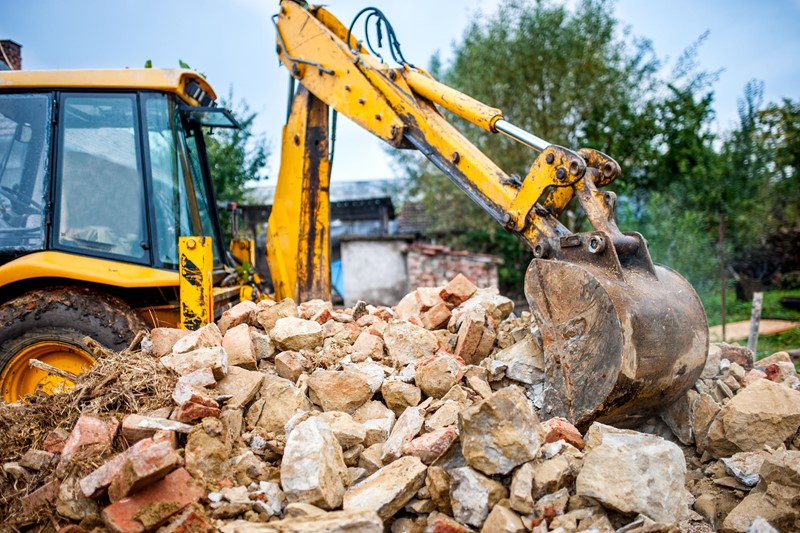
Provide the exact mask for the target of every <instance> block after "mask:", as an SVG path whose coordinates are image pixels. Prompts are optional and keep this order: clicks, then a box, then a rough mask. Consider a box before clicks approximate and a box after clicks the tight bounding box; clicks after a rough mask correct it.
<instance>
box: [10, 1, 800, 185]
mask: <svg viewBox="0 0 800 533" xmlns="http://www.w3.org/2000/svg"><path fill="white" fill-rule="evenodd" d="M499 1H500V0H461V1H454V0H439V1H432V0H403V1H394V2H390V1H386V0H329V2H328V3H327V4H326V5H327V7H328V9H329V11H331V12H332V13H333V14H334V15H335V16H337V17H338V18H339V19H340V20H341V21H342V22H343V23H344V24H345V25H346V26H349V23H350V21H351V20H352V18H353V17H354V16H355V14H356V13H357V12H358V11H359V10H360V9H361V8H363V7H366V6H369V5H374V6H376V7H378V8H380V9H381V10H382V11H383V12H384V13H385V14H386V15H387V17H388V18H389V20H390V21H391V23H392V25H393V27H394V29H395V32H396V34H397V37H398V39H399V41H400V43H401V45H402V51H403V53H404V55H405V57H406V58H407V59H408V60H409V61H410V62H411V63H417V64H421V65H425V66H426V65H427V64H428V61H429V59H430V57H431V56H432V55H433V53H434V52H436V51H439V52H440V53H441V56H442V59H443V60H444V62H445V64H446V62H447V60H448V59H449V58H450V57H452V49H453V45H454V43H455V42H457V41H458V40H460V38H461V37H462V35H463V32H464V30H465V29H466V27H467V26H468V24H469V22H470V21H471V20H473V19H474V17H479V16H481V14H487V13H491V12H493V11H494V10H495V8H496V6H497V5H498V3H499ZM553 1H554V2H555V1H556V0H553ZM574 3H575V0H567V5H574ZM612 6H613V9H614V13H615V16H616V17H617V18H618V19H619V20H620V22H621V23H622V25H623V26H625V27H627V28H628V30H629V31H630V33H631V34H632V35H634V36H638V37H644V38H647V39H649V40H650V41H651V42H652V45H653V48H654V51H655V54H656V56H657V57H659V58H660V59H662V60H665V61H666V65H667V66H666V67H665V71H664V72H665V74H666V73H668V72H669V67H670V66H671V65H672V64H674V62H675V60H676V59H677V58H678V56H679V55H680V54H681V52H682V51H683V50H684V49H685V48H686V47H687V46H689V45H691V44H692V43H693V42H694V41H695V40H696V39H697V38H698V37H699V36H700V35H702V34H703V33H704V32H706V31H708V32H709V35H708V38H707V39H706V41H705V42H704V43H703V44H702V46H701V47H700V49H699V54H698V61H699V65H698V66H699V68H701V69H704V70H709V71H717V70H720V71H721V73H720V76H719V79H718V80H717V82H716V83H715V85H714V89H715V103H714V107H715V110H716V115H717V118H716V121H715V124H714V127H715V128H716V129H717V130H718V131H725V130H727V129H730V128H731V127H732V126H733V125H734V124H735V123H736V119H737V111H736V110H737V99H738V98H741V96H742V94H743V89H744V86H745V84H746V83H747V82H748V81H750V80H753V79H757V80H761V81H763V82H764V84H765V91H764V95H765V98H764V99H765V101H767V102H769V101H779V100H780V99H781V98H784V97H788V98H792V99H795V100H797V99H799V98H800V61H798V58H800V32H798V31H797V28H798V27H800V0H762V1H761V2H754V1H750V0H703V1H699V0H661V1H654V0H618V1H617V2H616V3H615V4H612ZM277 8H278V2H277V1H272V0H227V1H225V2H222V1H216V2H214V1H211V0H194V1H188V0H158V1H156V0H113V1H109V0H69V1H65V0H2V2H0V39H12V40H14V41H16V42H18V43H20V44H21V45H22V46H23V48H22V58H23V68H24V69H26V70H33V69H76V68H120V67H132V68H134V67H142V66H143V65H144V63H145V61H146V60H148V59H149V60H152V62H153V65H154V66H155V67H176V66H177V63H178V60H179V59H180V60H183V61H185V62H186V63H188V64H189V65H191V66H192V67H193V68H195V69H197V70H199V71H201V72H203V73H204V74H205V75H206V76H207V78H208V80H209V82H210V83H211V85H212V86H213V87H214V88H215V90H216V92H217V94H218V95H219V96H222V97H225V98H228V97H229V95H233V100H234V101H237V102H238V101H240V100H244V101H246V102H247V104H248V105H249V107H250V109H251V110H252V111H255V112H257V113H258V118H257V121H256V123H255V130H256V132H257V133H259V134H262V135H265V136H266V138H267V140H268V142H269V143H270V145H271V148H272V156H271V158H270V168H269V170H268V175H269V176H270V177H271V179H270V180H269V181H270V182H272V183H274V179H275V176H277V171H278V164H279V153H278V152H279V151H280V135H281V133H280V132H281V127H282V126H283V122H284V120H285V117H286V101H287V87H288V72H287V71H286V70H285V68H284V67H282V66H281V65H280V64H279V62H278V59H277V56H276V55H275V44H274V42H275V31H274V26H273V24H272V21H271V16H272V14H274V13H275V12H277ZM486 103H488V104H491V102H486ZM506 118H507V119H508V120H509V121H511V122H512V123H513V122H514V117H506ZM534 133H535V132H534ZM336 137H337V140H336V150H335V161H334V164H333V175H332V179H333V180H334V181H338V180H355V179H358V180H365V179H385V178H391V177H396V176H398V170H397V169H396V168H395V165H394V164H393V159H392V158H391V156H390V155H388V154H387V152H386V150H385V149H384V146H385V145H384V144H383V143H382V141H380V140H378V139H377V138H374V137H372V136H371V135H370V134H369V133H367V132H365V131H364V130H362V129H361V128H359V127H358V126H355V125H354V124H352V123H350V122H349V121H347V120H346V119H342V118H341V115H340V120H339V126H338V131H337V135H336ZM610 155H612V156H614V154H610ZM533 157H534V154H533V153H532V154H531V158H532V160H533Z"/></svg>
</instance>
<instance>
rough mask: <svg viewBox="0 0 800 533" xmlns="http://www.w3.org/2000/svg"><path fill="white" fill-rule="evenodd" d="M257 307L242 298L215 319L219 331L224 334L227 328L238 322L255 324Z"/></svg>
mask: <svg viewBox="0 0 800 533" xmlns="http://www.w3.org/2000/svg"><path fill="white" fill-rule="evenodd" d="M257 309H258V307H257V306H256V304H255V303H254V302H251V301H250V300H244V301H242V302H239V303H238V304H236V305H234V306H233V307H231V308H230V309H228V310H227V311H225V312H224V313H222V316H221V317H220V318H219V320H217V326H218V327H219V331H220V333H222V334H223V335H225V333H227V331H228V330H230V329H231V328H233V327H236V326H238V325H240V324H253V325H255V324H256V312H257Z"/></svg>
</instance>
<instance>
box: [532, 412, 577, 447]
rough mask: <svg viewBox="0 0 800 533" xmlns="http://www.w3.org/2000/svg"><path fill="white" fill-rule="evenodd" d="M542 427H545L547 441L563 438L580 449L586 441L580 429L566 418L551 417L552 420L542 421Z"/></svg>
mask: <svg viewBox="0 0 800 533" xmlns="http://www.w3.org/2000/svg"><path fill="white" fill-rule="evenodd" d="M542 427H544V431H545V438H544V441H545V442H556V441H558V440H563V441H566V442H567V444H571V445H573V446H575V447H576V448H578V449H579V450H582V449H583V446H584V442H583V437H582V436H581V433H580V431H578V429H577V428H576V427H575V426H573V425H572V424H570V423H569V422H568V421H567V420H566V419H564V418H559V417H555V418H551V419H550V420H545V421H544V422H542Z"/></svg>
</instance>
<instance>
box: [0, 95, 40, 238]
mask: <svg viewBox="0 0 800 533" xmlns="http://www.w3.org/2000/svg"><path fill="white" fill-rule="evenodd" d="M51 109H52V105H51V95H50V94H0V251H8V250H14V251H30V250H42V249H44V246H45V231H44V220H45V206H46V205H47V201H46V198H47V195H48V186H47V184H48V180H47V172H48V165H49V153H50V123H51V120H50V113H51Z"/></svg>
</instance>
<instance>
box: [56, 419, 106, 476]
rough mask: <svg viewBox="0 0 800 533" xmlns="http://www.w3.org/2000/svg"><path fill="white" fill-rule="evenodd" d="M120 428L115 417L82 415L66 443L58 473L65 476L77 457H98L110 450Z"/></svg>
mask: <svg viewBox="0 0 800 533" xmlns="http://www.w3.org/2000/svg"><path fill="white" fill-rule="evenodd" d="M118 428H119V422H117V420H116V419H114V418H98V417H96V416H91V415H81V416H80V417H79V418H78V420H77V421H76V422H75V426H74V427H73V428H72V432H71V433H70V434H69V438H68V439H67V442H66V443H65V444H64V450H63V451H62V453H61V461H59V463H58V467H57V469H56V475H57V476H58V477H60V478H63V476H64V475H65V474H66V467H67V465H69V463H70V462H71V461H72V460H73V459H75V458H76V457H82V456H89V455H91V456H93V457H98V456H100V455H102V454H103V453H105V452H107V451H109V450H110V449H111V444H112V442H113V441H114V436H115V435H116V434H117V429H118Z"/></svg>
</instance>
